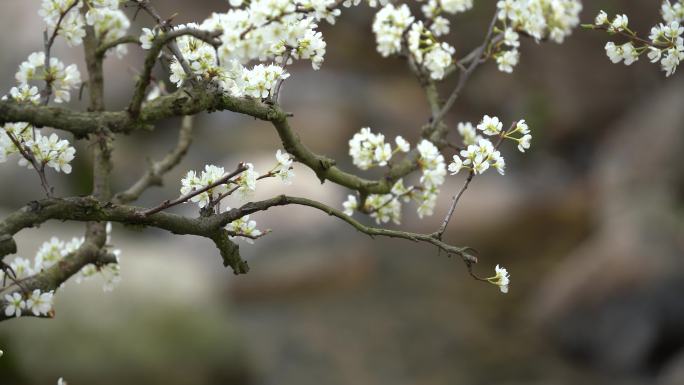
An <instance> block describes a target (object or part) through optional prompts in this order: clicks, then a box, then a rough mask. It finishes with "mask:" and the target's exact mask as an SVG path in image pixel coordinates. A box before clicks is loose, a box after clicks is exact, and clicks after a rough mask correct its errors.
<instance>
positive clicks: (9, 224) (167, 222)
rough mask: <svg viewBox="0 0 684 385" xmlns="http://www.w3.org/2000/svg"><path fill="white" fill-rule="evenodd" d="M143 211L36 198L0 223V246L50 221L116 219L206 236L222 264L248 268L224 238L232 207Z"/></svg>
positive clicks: (233, 213)
mask: <svg viewBox="0 0 684 385" xmlns="http://www.w3.org/2000/svg"><path fill="white" fill-rule="evenodd" d="M144 210H145V209H144V208H142V207H135V206H123V205H115V204H111V203H103V202H100V201H98V200H97V199H95V198H93V197H79V198H64V199H57V198H54V199H45V200H42V201H35V202H31V203H30V204H28V205H27V206H24V207H23V208H21V209H19V210H17V211H15V212H14V213H12V214H10V215H8V216H7V217H6V218H5V219H4V220H3V221H2V222H0V240H2V239H5V242H4V243H0V245H2V244H7V245H11V242H10V241H9V239H11V237H12V236H14V234H16V233H17V232H19V231H21V230H22V229H26V228H31V227H35V226H38V225H40V224H41V223H44V222H46V221H49V220H62V221H79V222H99V223H104V222H118V223H123V224H127V225H133V226H145V227H156V228H159V229H162V230H167V231H170V232H171V233H174V234H180V235H196V236H200V237H205V238H209V239H211V240H212V241H214V243H216V246H217V247H219V250H220V252H221V255H222V256H223V258H224V264H227V265H229V266H231V267H232V268H233V271H234V272H235V274H243V273H246V272H247V271H248V270H249V267H248V266H247V263H246V262H244V261H242V260H241V259H240V256H239V250H238V247H237V245H234V244H232V242H230V241H229V240H228V239H227V238H226V237H228V236H230V235H232V234H231V233H230V232H228V231H227V230H225V229H224V227H225V226H226V225H227V224H228V223H230V222H232V221H234V220H236V219H238V218H240V217H241V216H242V215H241V213H240V212H239V211H236V210H231V211H228V212H225V213H222V214H219V215H214V216H211V217H200V218H188V217H184V216H180V215H176V214H170V213H165V212H160V213H156V214H152V215H144V214H142V213H143V211H144ZM5 251H11V248H3V247H0V259H1V258H2V257H3V256H5V255H7V254H6V253H5Z"/></svg>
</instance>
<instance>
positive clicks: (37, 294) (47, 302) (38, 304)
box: [26, 289, 53, 316]
mask: <svg viewBox="0 0 684 385" xmlns="http://www.w3.org/2000/svg"><path fill="white" fill-rule="evenodd" d="M52 297H53V293H52V292H51V291H50V292H45V293H44V292H41V291H40V290H38V289H35V290H33V292H32V293H31V295H30V296H29V297H28V299H27V300H26V309H27V310H28V311H30V312H32V313H33V315H35V316H41V315H47V314H48V313H49V312H50V310H52Z"/></svg>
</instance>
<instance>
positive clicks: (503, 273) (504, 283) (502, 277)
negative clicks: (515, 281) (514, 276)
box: [487, 265, 511, 293]
mask: <svg viewBox="0 0 684 385" xmlns="http://www.w3.org/2000/svg"><path fill="white" fill-rule="evenodd" d="M494 271H495V272H496V275H495V276H493V277H491V278H487V280H488V281H489V282H490V283H492V284H494V285H497V286H499V290H501V292H502V293H508V285H509V284H510V282H511V281H510V276H509V274H508V271H507V270H506V269H505V268H503V267H499V265H496V267H495V268H494Z"/></svg>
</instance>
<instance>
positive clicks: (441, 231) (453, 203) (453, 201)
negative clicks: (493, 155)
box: [435, 121, 518, 239]
mask: <svg viewBox="0 0 684 385" xmlns="http://www.w3.org/2000/svg"><path fill="white" fill-rule="evenodd" d="M517 124H518V122H517V121H516V122H513V124H511V126H510V127H509V128H508V129H507V130H504V131H502V132H501V134H499V139H498V141H497V142H496V145H495V146H494V148H495V149H496V150H498V149H499V147H501V144H502V143H503V141H504V139H505V138H506V134H508V133H509V132H510V131H511V130H512V129H513V127H515V126H516V125H517ZM474 177H475V171H474V170H470V173H468V178H467V179H466V181H465V183H464V184H463V187H461V189H460V190H459V191H458V194H456V195H454V196H453V197H451V206H449V211H447V215H446V216H445V217H444V221H442V226H440V228H439V230H438V231H437V232H436V233H435V237H436V238H437V239H442V236H443V235H444V232H445V231H446V228H447V226H448V225H449V221H450V220H451V217H452V216H453V215H454V210H455V209H456V205H457V204H458V201H459V200H460V199H461V196H462V195H463V193H464V192H465V190H467V189H468V186H469V185H470V182H472V180H473V178H474Z"/></svg>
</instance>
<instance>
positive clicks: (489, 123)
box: [477, 115, 503, 136]
mask: <svg viewBox="0 0 684 385" xmlns="http://www.w3.org/2000/svg"><path fill="white" fill-rule="evenodd" d="M477 129H478V130H480V131H482V132H484V133H485V134H486V135H489V136H492V135H499V134H501V130H502V129H503V123H502V122H501V121H500V120H499V118H497V117H496V116H491V117H490V116H489V115H485V116H484V117H483V118H482V120H481V121H480V123H479V124H478V125H477Z"/></svg>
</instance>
